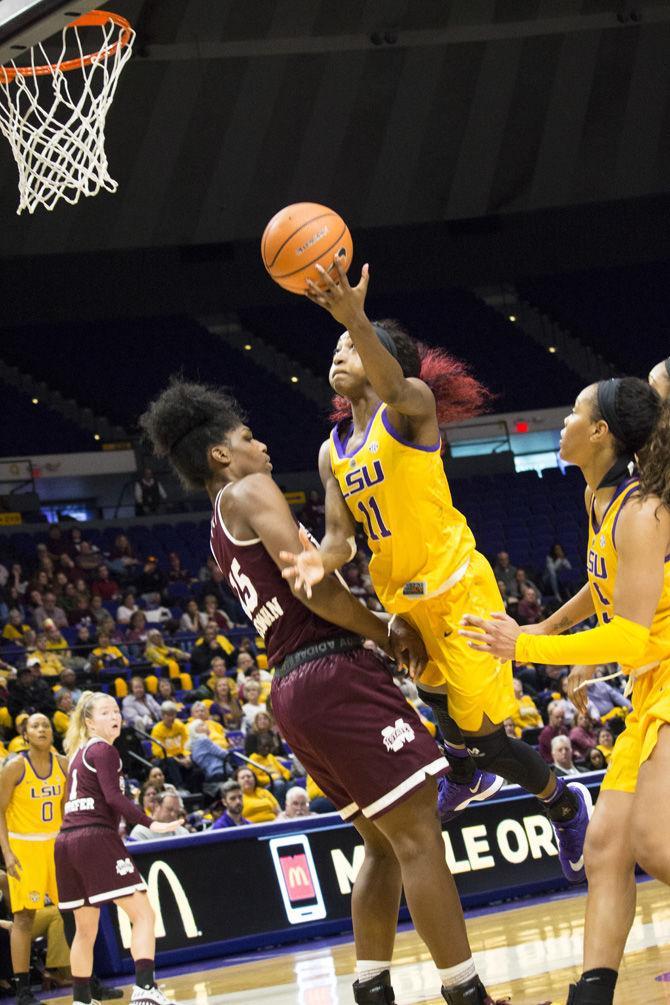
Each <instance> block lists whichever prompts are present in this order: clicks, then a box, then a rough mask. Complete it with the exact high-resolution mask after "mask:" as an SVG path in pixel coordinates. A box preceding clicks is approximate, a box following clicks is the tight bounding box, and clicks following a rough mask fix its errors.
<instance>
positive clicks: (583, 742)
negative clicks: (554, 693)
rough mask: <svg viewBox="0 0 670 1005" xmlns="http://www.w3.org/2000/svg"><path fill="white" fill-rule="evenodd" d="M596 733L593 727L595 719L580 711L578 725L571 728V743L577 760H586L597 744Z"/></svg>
mask: <svg viewBox="0 0 670 1005" xmlns="http://www.w3.org/2000/svg"><path fill="white" fill-rule="evenodd" d="M596 739H597V738H596V733H595V730H594V728H593V720H592V719H591V717H590V716H588V715H584V714H583V713H582V712H579V713H578V715H577V725H576V726H575V727H574V728H573V729H571V730H570V743H571V744H572V749H573V751H574V755H575V758H576V760H578V761H586V760H587V759H588V755H589V751H590V750H593V748H594V747H595V745H596Z"/></svg>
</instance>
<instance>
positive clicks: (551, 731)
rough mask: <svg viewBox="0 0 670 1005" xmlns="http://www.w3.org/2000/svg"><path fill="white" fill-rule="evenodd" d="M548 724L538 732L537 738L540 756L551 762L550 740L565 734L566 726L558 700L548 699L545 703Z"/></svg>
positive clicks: (566, 733)
mask: <svg viewBox="0 0 670 1005" xmlns="http://www.w3.org/2000/svg"><path fill="white" fill-rule="evenodd" d="M547 715H548V717H549V722H548V724H547V725H546V726H545V727H544V729H543V730H542V732H541V733H540V736H539V739H538V750H539V752H540V756H541V757H542V758H543V759H544V760H545V761H546V762H547V764H553V763H554V758H553V755H552V753H551V741H552V740H553V739H554V737H555V736H567V735H568V728H567V726H566V725H565V712H564V711H563V708H562V707H561V703H560V702H559V701H550V702H549V704H548V705H547Z"/></svg>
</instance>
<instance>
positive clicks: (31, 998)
mask: <svg viewBox="0 0 670 1005" xmlns="http://www.w3.org/2000/svg"><path fill="white" fill-rule="evenodd" d="M16 1005H42V1003H41V1001H40V1000H39V998H36V997H35V995H34V994H33V993H32V991H31V990H30V988H27V989H26V990H25V991H19V992H18V994H17V996H16Z"/></svg>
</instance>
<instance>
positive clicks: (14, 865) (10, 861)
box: [5, 852, 22, 879]
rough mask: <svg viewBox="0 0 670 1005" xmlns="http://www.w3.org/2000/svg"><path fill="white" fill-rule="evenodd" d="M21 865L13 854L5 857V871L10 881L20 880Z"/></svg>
mask: <svg viewBox="0 0 670 1005" xmlns="http://www.w3.org/2000/svg"><path fill="white" fill-rule="evenodd" d="M21 868H22V867H21V863H20V862H19V860H18V858H17V857H16V855H15V854H14V853H13V852H10V853H9V855H7V856H6V857H5V870H6V872H7V875H8V876H11V877H12V879H21Z"/></svg>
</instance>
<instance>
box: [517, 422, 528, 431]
mask: <svg viewBox="0 0 670 1005" xmlns="http://www.w3.org/2000/svg"><path fill="white" fill-rule="evenodd" d="M514 431H515V432H516V433H527V432H528V423H527V422H526V421H525V420H524V419H518V420H517V421H516V422H515V423H514Z"/></svg>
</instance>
